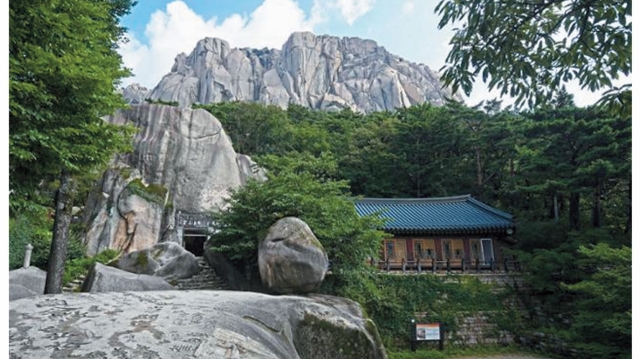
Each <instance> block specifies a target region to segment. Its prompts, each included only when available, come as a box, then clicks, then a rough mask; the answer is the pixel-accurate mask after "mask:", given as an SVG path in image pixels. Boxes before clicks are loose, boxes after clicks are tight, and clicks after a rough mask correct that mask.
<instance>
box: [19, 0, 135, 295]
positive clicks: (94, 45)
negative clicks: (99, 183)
mask: <svg viewBox="0 0 640 359" xmlns="http://www.w3.org/2000/svg"><path fill="white" fill-rule="evenodd" d="M133 5H134V2H132V1H131V0H46V1H45V0H34V1H12V2H11V3H10V4H9V121H10V127H9V128H10V134H9V184H10V188H11V190H12V195H11V197H10V204H11V205H12V207H13V208H20V207H24V204H25V203H29V202H31V201H32V198H33V196H34V195H35V194H36V193H37V190H38V188H39V185H40V183H41V182H42V181H45V182H46V181H52V180H54V179H57V180H58V181H59V182H58V183H59V186H58V188H57V191H56V196H55V200H54V203H55V204H54V207H55V218H54V228H53V239H52V243H51V255H50V260H49V267H48V271H47V281H46V289H45V292H46V293H59V292H60V291H61V289H62V288H61V284H62V273H63V270H64V260H65V257H66V251H67V242H68V238H67V237H68V227H69V222H70V217H71V215H70V214H71V206H72V201H73V196H74V191H75V190H74V184H73V180H72V179H73V176H74V175H75V174H81V173H84V172H86V171H89V170H91V169H92V168H95V167H96V166H99V165H102V164H104V163H106V162H107V161H108V160H109V159H110V158H111V156H112V154H113V153H114V152H116V151H123V150H125V149H126V148H127V145H130V138H129V135H130V134H131V131H130V129H128V128H126V127H121V126H115V125H110V124H107V123H106V122H105V121H103V120H102V119H101V118H100V116H103V115H106V114H109V113H111V112H113V111H114V110H115V109H117V108H119V107H122V106H124V101H123V100H122V97H121V96H120V95H119V94H118V93H117V92H116V91H115V89H116V85H117V84H118V82H119V79H121V78H123V77H125V76H127V75H129V71H128V70H126V69H124V68H123V67H122V60H121V58H120V56H119V55H118V53H117V52H116V49H117V46H116V44H117V41H118V40H120V39H121V38H122V36H123V34H124V29H123V28H122V27H120V26H119V24H118V20H119V17H120V16H122V15H124V14H127V13H128V12H129V10H130V8H131V7H132V6H133Z"/></svg>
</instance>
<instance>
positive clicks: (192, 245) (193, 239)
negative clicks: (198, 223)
mask: <svg viewBox="0 0 640 359" xmlns="http://www.w3.org/2000/svg"><path fill="white" fill-rule="evenodd" d="M206 240H207V235H206V234H204V233H201V232H200V231H190V230H188V229H185V230H184V234H183V235H182V243H183V245H184V249H186V250H187V251H189V252H191V253H193V255H194V256H196V257H202V255H203V254H204V242H206Z"/></svg>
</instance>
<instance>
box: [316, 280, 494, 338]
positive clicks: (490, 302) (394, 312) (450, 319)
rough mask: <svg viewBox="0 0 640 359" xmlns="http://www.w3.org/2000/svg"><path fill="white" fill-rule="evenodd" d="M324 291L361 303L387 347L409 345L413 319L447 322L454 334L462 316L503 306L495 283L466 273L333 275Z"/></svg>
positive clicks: (324, 284) (449, 330)
mask: <svg viewBox="0 0 640 359" xmlns="http://www.w3.org/2000/svg"><path fill="white" fill-rule="evenodd" d="M320 289H321V290H322V291H323V292H325V293H329V294H334V295H340V296H343V297H347V298H350V299H353V300H356V301H358V302H359V303H360V304H361V305H362V306H363V307H364V309H365V310H366V312H367V314H368V315H369V317H371V318H372V319H373V320H374V321H375V323H376V325H377V327H378V330H379V331H380V335H381V336H382V338H383V340H384V341H385V346H386V347H387V348H402V347H406V346H407V344H408V338H410V321H411V319H417V320H420V321H423V320H427V321H429V322H438V323H442V324H443V325H444V326H445V327H446V330H447V332H449V333H452V334H453V335H454V336H455V335H456V332H457V330H458V327H457V319H460V318H462V317H464V316H466V315H472V314H477V313H481V312H493V311H496V310H503V309H504V308H503V304H502V299H501V296H499V295H496V294H495V293H494V290H493V287H492V285H490V284H484V283H481V282H480V281H479V280H478V279H477V278H475V277H466V276H455V277H440V276H430V275H426V276H398V275H389V274H380V273H377V274H373V273H368V274H366V275H362V273H360V274H357V273H353V272H352V273H349V274H347V275H342V276H336V275H331V276H328V277H327V279H325V283H323V284H322V287H321V288H320ZM415 313H426V317H424V318H422V317H421V318H416V316H415Z"/></svg>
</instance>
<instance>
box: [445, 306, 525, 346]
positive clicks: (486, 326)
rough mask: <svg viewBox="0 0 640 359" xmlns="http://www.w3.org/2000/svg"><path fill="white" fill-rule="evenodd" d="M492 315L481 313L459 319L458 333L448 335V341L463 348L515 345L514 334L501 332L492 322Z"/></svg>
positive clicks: (457, 320)
mask: <svg viewBox="0 0 640 359" xmlns="http://www.w3.org/2000/svg"><path fill="white" fill-rule="evenodd" d="M490 314H491V313H482V312H480V313H473V314H470V315H467V316H461V317H458V318H457V319H456V325H457V330H456V332H455V333H446V334H447V339H446V340H447V341H448V342H449V343H451V344H454V345H463V346H467V345H471V346H473V345H486V344H511V343H514V342H515V337H514V336H513V334H511V333H509V332H506V331H499V330H498V328H497V325H496V324H495V323H492V322H491V320H490ZM445 345H446V344H445Z"/></svg>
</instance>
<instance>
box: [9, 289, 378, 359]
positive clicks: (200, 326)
mask: <svg viewBox="0 0 640 359" xmlns="http://www.w3.org/2000/svg"><path fill="white" fill-rule="evenodd" d="M9 355H10V357H11V358H158V359H165V358H166V359H182V358H184V359H187V358H190V359H191V358H248V359H253V358H273V359H289V358H291V359H298V358H309V359H325V358H332V359H360V358H370V359H384V358H386V357H387V356H386V353H385V350H384V347H383V345H382V343H381V340H380V336H379V335H378V330H377V329H376V326H375V324H374V323H373V322H372V321H371V320H370V319H366V318H365V317H364V315H363V312H362V309H361V308H360V306H359V305H358V304H357V303H355V302H353V301H350V300H348V299H343V298H337V297H330V296H319V295H314V296H309V297H300V296H270V295H266V294H259V293H252V292H234V291H203V290H201V291H157V292H136V293H133V292H128V293H79V294H59V295H48V296H39V297H34V298H25V299H20V300H16V301H12V302H10V303H9Z"/></svg>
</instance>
